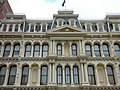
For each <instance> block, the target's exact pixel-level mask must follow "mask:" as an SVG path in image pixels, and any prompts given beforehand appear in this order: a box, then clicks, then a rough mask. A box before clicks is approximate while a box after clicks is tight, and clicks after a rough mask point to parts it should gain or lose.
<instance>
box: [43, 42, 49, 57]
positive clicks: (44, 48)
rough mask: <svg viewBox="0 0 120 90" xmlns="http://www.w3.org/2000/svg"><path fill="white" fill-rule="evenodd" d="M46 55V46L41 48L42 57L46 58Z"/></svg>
mask: <svg viewBox="0 0 120 90" xmlns="http://www.w3.org/2000/svg"><path fill="white" fill-rule="evenodd" d="M47 55H48V45H46V44H45V45H43V48H42V56H43V57H46V56H47Z"/></svg>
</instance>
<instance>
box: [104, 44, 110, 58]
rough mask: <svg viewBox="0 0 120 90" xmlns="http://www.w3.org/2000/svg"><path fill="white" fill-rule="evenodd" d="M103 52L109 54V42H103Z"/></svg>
mask: <svg viewBox="0 0 120 90" xmlns="http://www.w3.org/2000/svg"><path fill="white" fill-rule="evenodd" d="M103 53H104V55H105V56H109V48H108V45H107V44H103Z"/></svg>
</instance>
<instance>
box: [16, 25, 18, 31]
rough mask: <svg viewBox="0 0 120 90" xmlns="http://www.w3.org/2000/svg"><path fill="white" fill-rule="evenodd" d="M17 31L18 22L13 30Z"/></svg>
mask: <svg viewBox="0 0 120 90" xmlns="http://www.w3.org/2000/svg"><path fill="white" fill-rule="evenodd" d="M17 31H18V24H16V25H15V32H17Z"/></svg>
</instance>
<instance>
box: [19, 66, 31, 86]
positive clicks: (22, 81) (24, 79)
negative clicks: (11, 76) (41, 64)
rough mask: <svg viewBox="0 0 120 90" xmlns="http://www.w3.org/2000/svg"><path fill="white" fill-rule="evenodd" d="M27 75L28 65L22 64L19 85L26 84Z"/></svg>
mask: <svg viewBox="0 0 120 90" xmlns="http://www.w3.org/2000/svg"><path fill="white" fill-rule="evenodd" d="M28 76H29V66H23V68H22V79H21V85H27V83H28Z"/></svg>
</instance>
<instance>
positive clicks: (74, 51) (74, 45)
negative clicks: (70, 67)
mask: <svg viewBox="0 0 120 90" xmlns="http://www.w3.org/2000/svg"><path fill="white" fill-rule="evenodd" d="M72 55H73V56H76V55H77V46H76V44H72Z"/></svg>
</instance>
